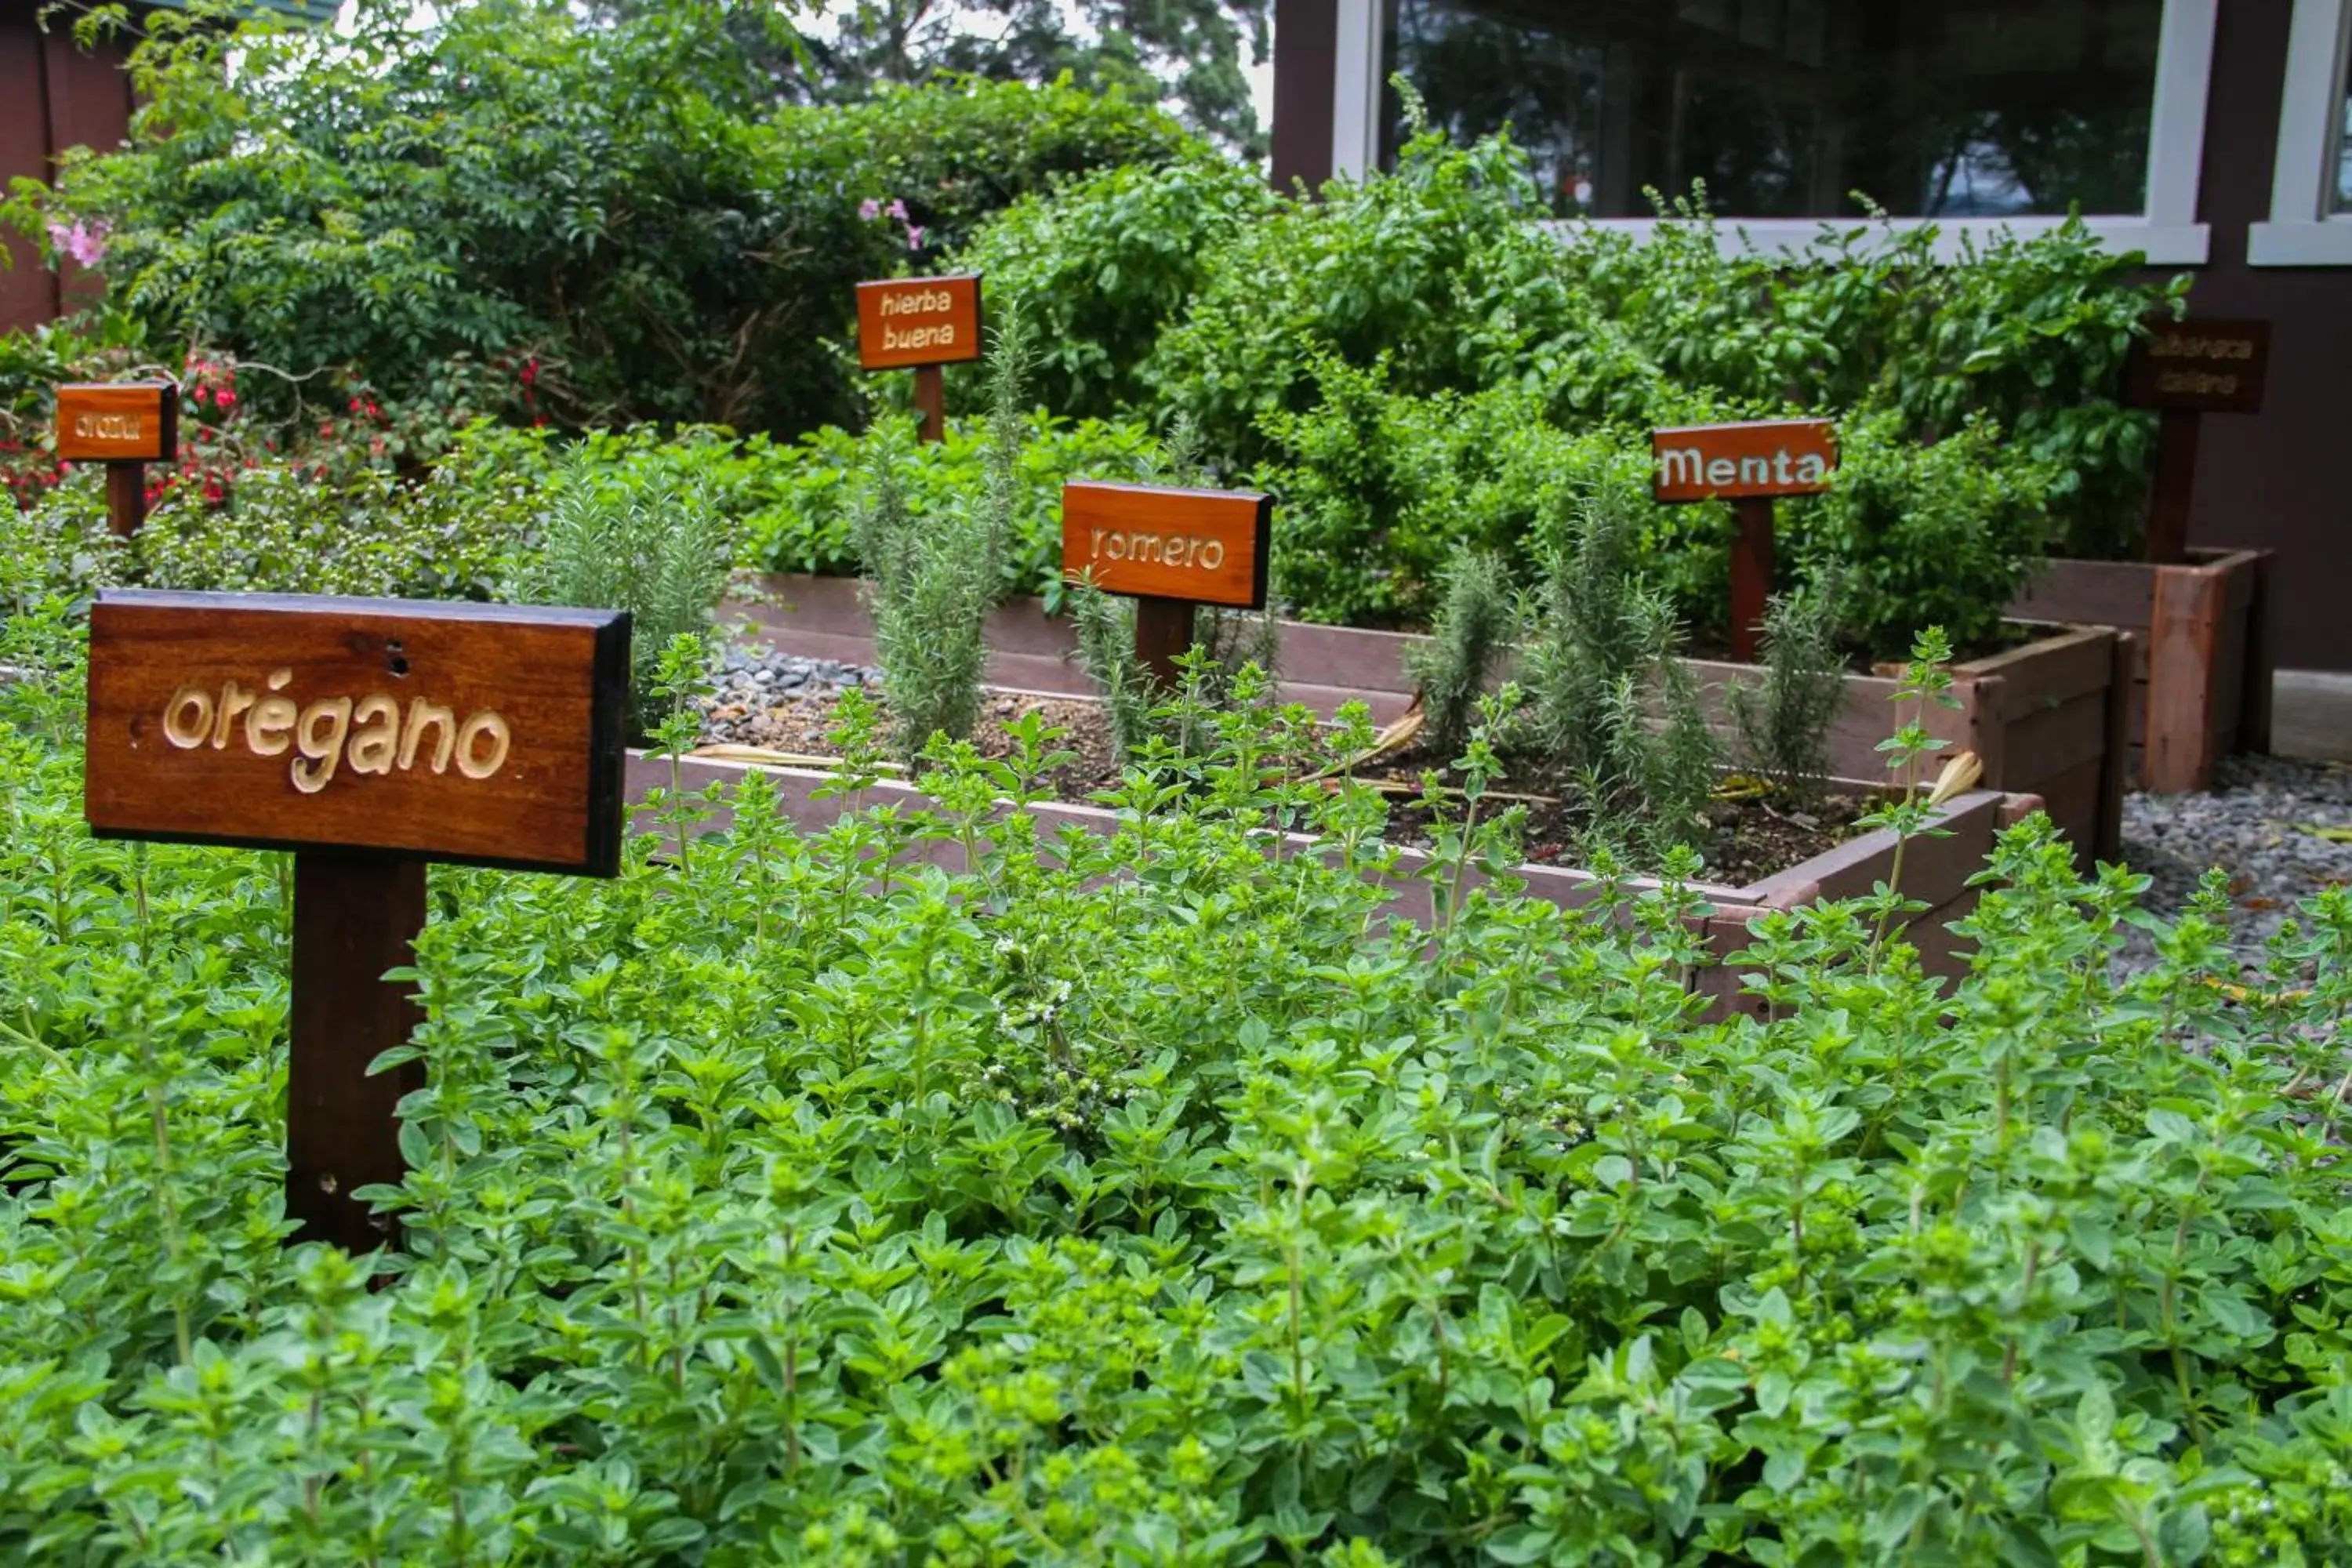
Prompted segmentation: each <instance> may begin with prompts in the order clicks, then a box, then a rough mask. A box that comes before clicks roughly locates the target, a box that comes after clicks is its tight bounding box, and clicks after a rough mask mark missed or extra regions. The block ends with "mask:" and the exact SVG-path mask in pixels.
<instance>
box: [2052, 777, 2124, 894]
mask: <svg viewBox="0 0 2352 1568" xmlns="http://www.w3.org/2000/svg"><path fill="white" fill-rule="evenodd" d="M2110 776H2111V770H2109V769H2108V768H2107V767H2106V766H2105V758H2104V757H2092V758H2088V759H2086V760H2084V761H2083V762H2081V763H2076V764H2075V765H2074V766H2073V767H2071V768H2069V769H2067V770H2066V771H2065V772H2064V773H2057V774H2054V775H2053V776H2052V777H2050V778H2048V779H2046V780H2044V781H2043V784H2042V789H2040V790H2039V791H2037V792H2036V793H2037V794H2039V795H2041V796H2042V809H2043V810H2044V811H2047V812H2048V813H2049V814H2050V820H2051V821H2052V822H2053V823H2054V824H2056V825H2057V828H2058V831H2059V832H2061V833H2063V834H2064V835H2065V836H2066V841H2067V842H2068V843H2069V844H2071V845H2073V846H2074V864H2075V866H2076V867H2077V868H2080V869H2082V870H2085V871H2087V870H2089V869H2090V868H2091V865H2092V863H2093V861H2094V860H2095V859H2099V858H2107V859H2112V858H2114V855H2113V852H2112V851H2108V852H2105V854H2103V853H2102V851H2101V850H2100V849H2099V847H2098V846H2099V842H2100V839H2101V837H2102V836H2103V834H2104V831H2105V830H2104V829H2103V828H2102V827H2101V826H2100V819H2101V817H2102V816H2104V814H2105V792H2106V787H2107V780H2108V779H2109V777H2110ZM2118 798H2120V797H2118Z"/></svg>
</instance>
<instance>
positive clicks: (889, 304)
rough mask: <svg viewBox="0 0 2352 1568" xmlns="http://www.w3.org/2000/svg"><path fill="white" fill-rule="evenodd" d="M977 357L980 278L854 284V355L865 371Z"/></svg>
mask: <svg viewBox="0 0 2352 1568" xmlns="http://www.w3.org/2000/svg"><path fill="white" fill-rule="evenodd" d="M979 357H980V279H979V278H978V277H977V276H976V275H972V274H966V275H964V276H961V277H956V278H901V279H893V280H891V281H889V282H887V283H860V284H859V285H858V286H857V359H858V363H860V364H863V365H864V366H865V367H866V369H867V370H903V369H905V368H906V367H907V366H908V365H926V364H957V363H961V362H963V361H965V360H975V359H978V358H979Z"/></svg>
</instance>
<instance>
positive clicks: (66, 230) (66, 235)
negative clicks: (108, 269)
mask: <svg viewBox="0 0 2352 1568" xmlns="http://www.w3.org/2000/svg"><path fill="white" fill-rule="evenodd" d="M49 243H50V244H51V245H53V246H55V247H57V248H58V249H59V250H61V251H63V252H64V253H65V254H66V255H68V256H69V257H71V258H73V259H74V260H75V261H77V262H79V263H80V264H81V265H82V266H84V267H95V266H97V265H98V264H99V262H100V260H102V259H104V258H105V256H106V226H105V225H104V224H102V223H84V222H83V221H82V220H81V219H79V218H76V219H75V220H74V221H73V223H72V225H71V226H67V225H65V224H61V223H51V224H50V225H49Z"/></svg>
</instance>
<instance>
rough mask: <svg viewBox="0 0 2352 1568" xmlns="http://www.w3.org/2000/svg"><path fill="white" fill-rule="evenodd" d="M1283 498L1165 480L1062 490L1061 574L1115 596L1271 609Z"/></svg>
mask: <svg viewBox="0 0 2352 1568" xmlns="http://www.w3.org/2000/svg"><path fill="white" fill-rule="evenodd" d="M1273 524H1274V499H1273V498H1272V497H1271V496H1262V495H1258V494H1256V493H1255V492H1254V491H1249V490H1187V489H1161V488H1160V487H1159V486H1156V485H1105V484H1068V485H1064V486H1063V487H1062V574H1063V575H1064V576H1066V577H1070V578H1076V577H1077V576H1078V575H1079V574H1082V573H1083V574H1092V575H1093V578H1094V584H1095V586H1096V587H1097V588H1100V589H1102V590H1103V591H1104V592H1106V593H1111V594H1128V595H1135V596H1137V597H1139V598H1150V599H1182V600H1185V601H1188V602H1190V603H1192V604H1196V605H1229V606H1232V607H1234V608H1237V609H1244V610H1256V609H1263V608H1264V607H1265V558H1266V547H1267V542H1268V540H1269V538H1270V537H1271V534H1272V531H1273Z"/></svg>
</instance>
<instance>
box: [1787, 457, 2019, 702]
mask: <svg viewBox="0 0 2352 1568" xmlns="http://www.w3.org/2000/svg"><path fill="white" fill-rule="evenodd" d="M1838 447H1839V463H1838V468H1837V471H1836V474H1835V476H1834V477H1833V479H1832V482H1831V488H1830V489H1829V491H1828V492H1827V493H1826V494H1824V495H1821V496H1815V497H1811V498H1808V499H1805V500H1794V501H1783V502H1781V503H1780V540H1781V542H1782V549H1783V551H1784V552H1785V553H1786V556H1787V558H1788V559H1789V560H1790V563H1791V564H1792V565H1793V566H1794V567H1795V568H1796V569H1797V570H1798V571H1800V572H1801V573H1804V574H1819V573H1821V572H1823V571H1832V570H1833V571H1837V572H1839V573H1841V574H1843V581H1844V582H1845V584H1846V588H1845V593H1844V603H1845V606H1846V607H1845V611H1844V621H1845V625H1846V627H1847V631H1848V635H1850V636H1851V637H1853V638H1854V639H1855V640H1856V641H1858V642H1859V643H1860V644H1861V646H1862V647H1864V649H1865V650H1866V651H1867V652H1868V653H1869V654H1870V656H1871V657H1872V658H1900V657H1901V656H1902V653H1903V650H1904V649H1905V648H1906V647H1908V646H1909V644H1910V640H1911V636H1912V634H1913V633H1914V632H1915V631H1916V630H1917V629H1918V628H1919V627H1922V626H1943V627H1944V628H1945V629H1946V630H1947V631H1948V633H1949V634H1950V636H1951V638H1952V641H1953V643H1954V644H1955V645H1956V646H1958V647H1961V648H1963V649H1969V650H1978V649H1982V648H1985V647H1989V646H1990V645H1991V644H1992V643H1993V642H1994V640H1995V638H1996V637H1997V636H1998V635H1999V632H2000V623H2001V616H2002V612H2003V611H2004V610H2006V609H2007V608H2008V606H2009V604H2010V602H2011V599H2013V598H2014V597H2015V596H2016V594H2017V591H2018V589H2019V588H2020V587H2021V586H2022V585H2023V584H2024V581H2025V576H2026V574H2027V572H2028V571H2030V570H2031V569H2032V563H2033V561H2034V560H2035V558H2036V557H2038V556H2040V555H2041V554H2042V553H2043V552H2044V551H2046V550H2047V549H2048V548H2049V546H2050V545H2051V544H2052V543H2053V538H2052V530H2053V526H2054V525H2053V521H2052V519H2051V516H2050V512H2049V509H2048V504H2047V503H2048V498H2049V494H2050V489H2051V486H2052V484H2053V478H2052V475H2051V474H2050V471H2049V470H2048V469H2047V468H2045V467H2043V466H2042V463H2041V462H2040V461H2039V460H2038V459H2036V458H2033V457H2032V454H2031V453H2030V452H2028V451H2026V450H2024V449H2023V448H2021V447H2017V446H2015V445H2013V444H2011V443H2010V442H2008V441H2006V440H2005V439H2004V438H2003V437H2002V436H2001V433H2000V429H1999V427H1998V426H1994V425H1992V424H1991V423H1990V421H1988V420H1983V419H1970V420H1969V422H1968V423H1966V424H1964V425H1962V426H1960V428H1958V430H1955V431H1953V432H1952V433H1951V434H1950V435H1948V436H1947V437H1945V438H1944V439H1942V440H1940V441H1937V442H1936V443H1935V444H1933V445H1932V446H1919V445H1917V444H1916V443H1914V442H1912V441H1910V440H1908V439H1906V437H1904V436H1903V435H1902V433H1901V421H1900V416H1898V415H1895V414H1894V413H1892V412H1886V411H1880V412H1874V413H1866V414H1863V415H1859V416H1854V417H1851V418H1847V419H1845V420H1843V421H1841V422H1840V424H1839V426H1838Z"/></svg>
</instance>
